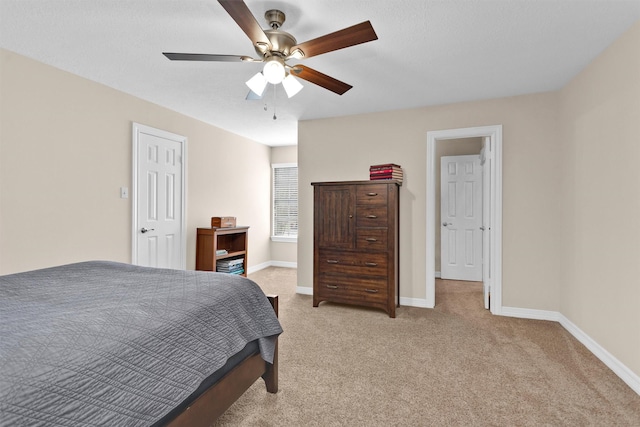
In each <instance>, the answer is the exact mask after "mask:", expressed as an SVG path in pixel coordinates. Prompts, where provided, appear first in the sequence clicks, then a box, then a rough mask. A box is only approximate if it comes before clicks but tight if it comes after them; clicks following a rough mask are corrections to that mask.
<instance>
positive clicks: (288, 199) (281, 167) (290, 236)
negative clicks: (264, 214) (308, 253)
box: [271, 163, 298, 242]
mask: <svg viewBox="0 0 640 427" xmlns="http://www.w3.org/2000/svg"><path fill="white" fill-rule="evenodd" d="M271 167H272V169H273V231H272V237H271V240H274V241H280V242H295V241H297V239H298V165H297V164H295V163H281V164H274V165H272V166H271Z"/></svg>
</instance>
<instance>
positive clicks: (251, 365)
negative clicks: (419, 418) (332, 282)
mask: <svg viewBox="0 0 640 427" xmlns="http://www.w3.org/2000/svg"><path fill="white" fill-rule="evenodd" d="M267 298H268V299H269V303H271V306H272V307H273V310H274V311H275V312H276V316H277V315H278V296H277V295H267ZM275 346H276V348H275V353H274V354H273V364H271V363H267V362H265V361H264V360H263V359H262V357H261V356H260V353H258V354H254V355H252V356H249V357H247V358H246V359H245V360H243V361H242V362H241V363H240V364H238V366H236V367H235V368H233V369H232V370H231V371H230V372H229V373H228V374H227V375H225V376H224V377H223V378H222V379H221V380H220V381H218V382H217V383H216V384H215V385H213V386H212V387H210V388H209V389H208V390H206V391H205V392H204V393H202V394H201V395H200V397H198V398H197V399H196V400H195V401H194V402H193V403H192V404H191V406H189V407H188V408H187V409H185V410H184V411H183V412H181V413H180V414H178V416H176V417H175V418H174V419H173V420H172V421H170V422H169V423H168V424H167V426H168V427H200V426H202V427H206V426H210V425H212V424H213V423H214V421H215V420H217V419H218V418H219V417H220V416H221V415H222V414H223V413H224V412H225V411H226V410H227V409H229V407H230V406H231V405H233V403H234V402H235V401H236V400H238V399H239V398H240V396H242V395H243V394H244V392H245V391H247V389H248V388H249V387H251V385H252V384H253V383H254V382H256V380H257V379H258V378H260V377H262V378H263V379H264V382H265V385H266V388H267V391H268V392H269V393H277V392H278V342H277V341H276V344H275Z"/></svg>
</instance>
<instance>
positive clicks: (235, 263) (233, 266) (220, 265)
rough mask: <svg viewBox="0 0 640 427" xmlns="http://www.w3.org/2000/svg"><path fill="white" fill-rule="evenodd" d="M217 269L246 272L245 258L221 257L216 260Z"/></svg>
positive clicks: (228, 271) (238, 272)
mask: <svg viewBox="0 0 640 427" xmlns="http://www.w3.org/2000/svg"><path fill="white" fill-rule="evenodd" d="M216 271H218V272H220V273H229V274H242V273H244V258H234V259H221V260H218V261H216Z"/></svg>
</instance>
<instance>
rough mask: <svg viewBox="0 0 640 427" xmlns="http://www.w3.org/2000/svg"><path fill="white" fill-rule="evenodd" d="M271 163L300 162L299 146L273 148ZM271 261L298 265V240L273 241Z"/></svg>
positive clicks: (279, 263)
mask: <svg viewBox="0 0 640 427" xmlns="http://www.w3.org/2000/svg"><path fill="white" fill-rule="evenodd" d="M271 163H272V164H275V163H298V146H297V145H289V146H284V147H273V148H271ZM271 261H273V263H274V264H276V265H286V266H293V265H296V263H297V261H298V242H271Z"/></svg>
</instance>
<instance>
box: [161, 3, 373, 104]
mask: <svg viewBox="0 0 640 427" xmlns="http://www.w3.org/2000/svg"><path fill="white" fill-rule="evenodd" d="M218 2H219V3H220V4H221V5H222V7H223V8H224V9H225V10H226V11H227V13H229V15H231V17H232V18H233V20H234V21H236V23H237V24H238V25H239V26H240V28H241V29H242V31H244V32H245V34H246V35H247V36H248V37H249V39H250V40H251V42H252V43H253V47H254V48H255V50H256V53H257V54H258V58H252V57H250V56H241V55H217V54H201V53H171V52H163V55H164V56H166V57H167V58H169V59H170V60H172V61H223V62H238V61H239V62H264V68H263V70H262V72H259V73H257V74H256V75H255V76H253V77H252V78H251V79H250V80H249V81H247V86H249V88H250V89H251V91H252V92H255V93H256V95H258V96H262V93H263V92H264V89H265V87H266V86H267V83H271V84H274V85H275V84H279V83H282V85H283V87H284V88H285V91H286V92H287V96H289V97H292V96H293V95H295V94H296V93H298V91H300V89H302V85H301V84H300V82H298V81H297V80H296V79H295V78H293V76H296V77H298V78H301V79H303V80H306V81H308V82H311V83H314V84H316V85H318V86H321V87H323V88H325V89H328V90H330V91H332V92H334V93H337V94H338V95H342V94H343V93H345V92H346V91H348V90H349V89H351V88H352V87H353V86H351V85H349V84H347V83H344V82H341V81H340V80H337V79H334V78H333V77H330V76H328V75H326V74H323V73H321V72H319V71H316V70H314V69H312V68H309V67H306V66H304V65H288V64H287V61H288V60H290V59H303V58H310V57H312V56H317V55H321V54H323V53H327V52H332V51H334V50H338V49H344V48H346V47H350V46H354V45H357V44H361V43H366V42H370V41H373V40H377V39H378V36H377V35H376V33H375V31H374V30H373V26H372V25H371V22H370V21H365V22H362V23H360V24H357V25H353V26H351V27H347V28H344V29H342V30H339V31H336V32H333V33H330V34H326V35H324V36H321V37H318V38H315V39H313V40H309V41H306V42H304V43H298V42H297V41H296V39H295V38H294V37H293V36H292V35H291V34H289V33H286V32H284V31H282V30H280V27H281V26H282V24H283V23H284V21H285V14H284V13H283V12H281V11H279V10H275V9H272V10H268V11H267V12H266V13H265V15H264V16H265V19H266V20H267V22H268V23H269V26H270V27H271V29H270V30H263V29H262V27H260V25H259V24H258V21H257V20H256V19H255V17H254V16H253V15H252V14H251V11H249V8H248V7H247V5H246V4H245V3H244V1H243V0H218Z"/></svg>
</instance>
